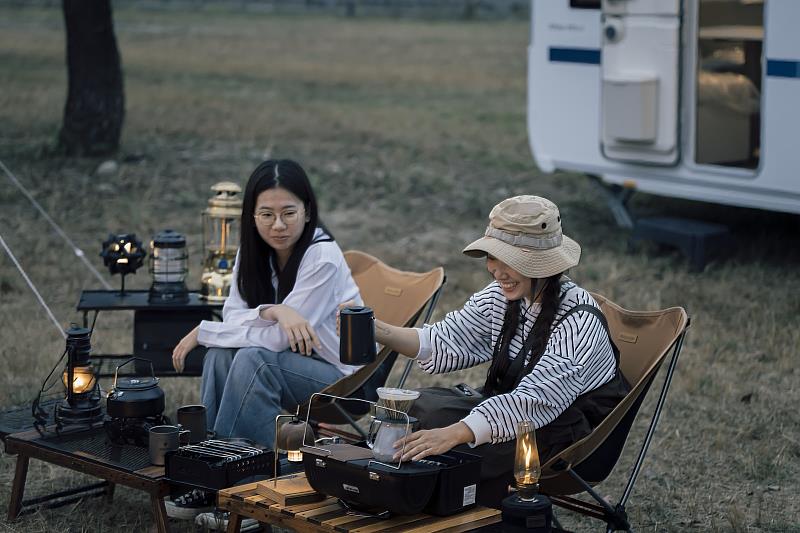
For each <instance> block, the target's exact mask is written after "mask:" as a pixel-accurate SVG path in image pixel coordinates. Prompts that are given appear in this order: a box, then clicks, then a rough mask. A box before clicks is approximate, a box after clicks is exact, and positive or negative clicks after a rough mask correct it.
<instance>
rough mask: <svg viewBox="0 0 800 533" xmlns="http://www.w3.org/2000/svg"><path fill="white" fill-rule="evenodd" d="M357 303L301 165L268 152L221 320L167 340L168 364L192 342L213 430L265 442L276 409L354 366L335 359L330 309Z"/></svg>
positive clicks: (254, 181)
mask: <svg viewBox="0 0 800 533" xmlns="http://www.w3.org/2000/svg"><path fill="white" fill-rule="evenodd" d="M349 299H354V300H356V301H357V302H359V303H360V302H361V296H360V295H359V292H358V287H357V286H356V284H355V282H354V281H353V277H352V275H351V273H350V269H349V268H348V266H347V263H346V262H345V259H344V256H343V255H342V251H341V249H340V248H339V246H338V245H337V244H336V242H335V241H334V238H333V235H332V234H331V232H330V231H328V230H327V229H326V228H325V226H324V225H323V224H322V222H321V221H320V220H319V216H318V213H317V201H316V198H315V196H314V191H313V190H312V189H311V184H310V183H309V180H308V177H307V176H306V173H305V171H304V170H303V168H302V167H301V166H300V165H299V164H297V163H296V162H294V161H291V160H287V159H281V160H269V161H265V162H263V163H261V164H260V165H258V167H256V169H255V170H254V171H253V173H252V175H251V176H250V180H249V181H248V183H247V187H246V189H245V195H244V201H243V205H242V231H241V244H240V247H239V253H238V256H237V258H236V264H235V265H234V274H233V282H232V283H231V291H230V296H228V299H227V300H226V301H225V305H224V307H223V309H222V322H211V321H205V320H204V321H203V322H201V323H200V325H199V326H198V327H197V328H195V329H194V330H192V331H191V332H190V333H189V334H188V335H186V337H184V338H183V339H182V340H181V341H180V343H179V344H178V345H177V346H176V347H175V349H174V351H173V353H172V361H173V365H174V366H175V370H177V371H178V372H181V371H183V367H184V361H185V359H186V355H187V354H188V353H189V352H190V351H191V350H192V349H193V348H195V347H196V346H197V345H198V344H202V345H204V346H207V347H209V350H208V351H207V353H206V356H205V361H204V363H203V377H202V385H201V389H202V392H201V397H202V402H203V404H204V405H205V406H206V409H207V422H208V427H209V428H213V429H214V431H215V432H216V434H217V436H219V437H244V438H248V439H252V440H253V441H255V442H258V443H261V444H264V445H267V446H270V447H271V446H272V445H273V442H274V439H275V416H276V415H278V414H280V412H281V409H282V408H283V409H287V410H289V411H294V410H295V409H296V407H297V406H298V405H300V404H302V403H303V402H305V401H306V400H308V398H309V397H310V396H311V395H312V394H313V393H314V392H317V391H319V390H321V389H323V388H325V387H326V386H327V385H330V384H331V383H334V382H335V381H337V380H339V379H341V378H342V377H344V376H346V375H349V374H351V373H352V372H354V371H355V370H357V369H358V368H359V367H357V366H349V365H344V364H342V363H341V362H340V361H339V336H338V334H337V332H336V310H337V305H338V304H339V302H343V301H346V300H349Z"/></svg>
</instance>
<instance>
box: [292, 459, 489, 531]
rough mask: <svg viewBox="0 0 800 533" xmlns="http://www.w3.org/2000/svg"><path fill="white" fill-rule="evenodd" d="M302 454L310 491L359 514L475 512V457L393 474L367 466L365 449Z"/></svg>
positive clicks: (406, 466) (420, 464)
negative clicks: (355, 508)
mask: <svg viewBox="0 0 800 533" xmlns="http://www.w3.org/2000/svg"><path fill="white" fill-rule="evenodd" d="M302 451H303V464H304V467H305V471H306V477H307V478H308V482H309V484H310V485H311V487H312V488H313V489H314V490H316V491H317V492H321V493H322V494H327V495H328V496H333V497H336V498H339V499H341V500H344V501H345V502H347V503H348V504H350V505H352V506H354V507H357V508H360V509H365V510H367V509H369V510H376V511H383V510H388V511H389V512H391V513H393V514H398V515H413V514H417V513H420V512H426V513H429V514H434V515H438V516H447V515H450V514H453V513H458V512H461V511H464V510H466V509H469V508H471V507H474V506H475V498H476V494H477V486H478V480H479V478H480V471H481V458H480V457H478V456H476V455H472V454H469V453H463V452H456V451H450V452H447V453H446V454H442V455H433V456H430V457H427V458H425V459H424V460H422V461H411V462H406V463H403V464H402V465H401V467H400V468H399V469H396V468H392V467H387V466H384V465H381V464H377V463H375V462H374V461H371V459H372V451H371V450H369V449H368V448H362V447H359V446H353V445H350V444H332V445H329V446H319V447H310V446H304V447H303V448H302Z"/></svg>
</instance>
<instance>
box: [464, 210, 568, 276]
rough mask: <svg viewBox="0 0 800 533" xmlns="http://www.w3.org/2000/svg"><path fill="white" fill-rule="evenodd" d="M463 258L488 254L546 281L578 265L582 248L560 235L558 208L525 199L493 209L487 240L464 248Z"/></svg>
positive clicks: (521, 271) (483, 239) (485, 238)
mask: <svg viewBox="0 0 800 533" xmlns="http://www.w3.org/2000/svg"><path fill="white" fill-rule="evenodd" d="M464 254H466V255H468V256H470V257H485V256H486V255H487V254H488V255H491V256H492V257H495V258H497V259H499V260H500V261H502V262H503V263H505V264H507V265H508V266H510V267H511V268H513V269H514V270H516V271H517V272H519V273H520V274H522V275H524V276H527V277H530V278H547V277H550V276H554V275H556V274H560V273H561V272H564V271H565V270H568V269H570V268H572V267H574V266H575V265H577V264H578V261H579V260H580V257H581V247H580V246H579V245H578V243H577V242H575V241H573V240H572V239H570V238H569V237H567V236H566V235H564V234H563V233H562V232H561V215H560V214H559V212H558V207H557V206H556V204H554V203H553V202H551V201H550V200H548V199H547V198H542V197H541V196H530V195H523V196H514V197H513V198H507V199H505V200H503V201H502V202H500V203H499V204H497V205H496V206H494V207H493V208H492V211H491V213H489V226H488V227H487V228H486V232H485V233H484V236H483V237H481V238H480V239H478V240H476V241H475V242H473V243H471V244H470V245H469V246H467V247H466V248H464Z"/></svg>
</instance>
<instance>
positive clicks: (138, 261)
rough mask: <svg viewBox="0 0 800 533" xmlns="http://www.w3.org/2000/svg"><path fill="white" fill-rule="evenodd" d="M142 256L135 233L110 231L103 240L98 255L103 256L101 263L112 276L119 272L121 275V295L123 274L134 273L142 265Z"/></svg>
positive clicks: (121, 291) (123, 287)
mask: <svg viewBox="0 0 800 533" xmlns="http://www.w3.org/2000/svg"><path fill="white" fill-rule="evenodd" d="M144 256H145V251H144V250H143V249H142V242H141V241H140V240H138V239H137V238H136V234H135V233H121V234H119V235H114V234H113V233H112V234H109V235H108V240H106V241H104V242H103V251H102V252H100V257H102V258H103V264H104V265H105V266H106V267H108V271H109V272H110V273H111V275H112V276H113V275H114V274H119V275H120V276H121V277H122V288H121V289H120V295H121V296H124V295H125V276H126V275H128V274H133V273H135V272H136V270H137V269H138V268H139V267H140V266H142V262H143V261H144Z"/></svg>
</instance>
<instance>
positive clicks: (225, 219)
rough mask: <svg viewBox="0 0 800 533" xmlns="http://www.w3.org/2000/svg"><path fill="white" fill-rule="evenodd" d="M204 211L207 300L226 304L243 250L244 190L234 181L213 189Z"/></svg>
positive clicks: (203, 286) (203, 283)
mask: <svg viewBox="0 0 800 533" xmlns="http://www.w3.org/2000/svg"><path fill="white" fill-rule="evenodd" d="M211 190H212V191H214V196H212V197H211V198H209V200H208V207H207V208H206V210H205V211H203V277H202V279H201V282H200V293H201V295H202V296H203V298H206V299H207V300H212V301H222V300H224V299H225V298H227V297H228V293H229V292H230V287H231V279H232V278H233V263H234V261H235V260H236V250H237V249H238V248H239V224H240V221H241V217H242V198H241V192H242V188H241V187H239V186H238V185H236V184H235V183H232V182H230V181H223V182H220V183H217V184H215V185H214V186H212V187H211Z"/></svg>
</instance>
